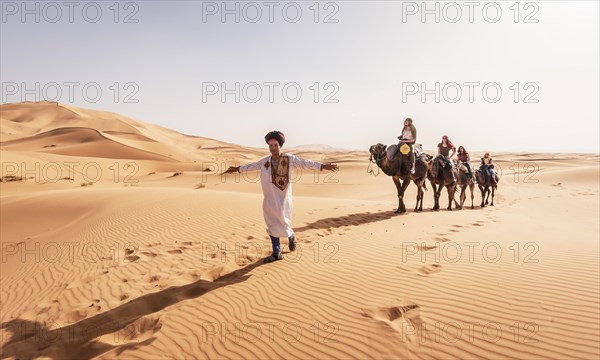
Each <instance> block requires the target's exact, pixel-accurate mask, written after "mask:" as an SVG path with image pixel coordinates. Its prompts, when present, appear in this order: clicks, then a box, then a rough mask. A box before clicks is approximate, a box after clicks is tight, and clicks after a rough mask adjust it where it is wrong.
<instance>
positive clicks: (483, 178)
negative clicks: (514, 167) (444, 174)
mask: <svg viewBox="0 0 600 360" xmlns="http://www.w3.org/2000/svg"><path fill="white" fill-rule="evenodd" d="M475 177H476V178H477V186H478V187H479V191H481V207H485V205H487V204H488V203H489V199H490V193H491V195H492V203H491V204H490V206H494V194H495V192H496V190H497V189H498V182H499V181H500V178H499V177H498V174H496V181H495V182H494V181H492V177H491V176H490V174H488V173H487V171H483V170H482V169H481V168H479V169H477V171H476V172H475ZM486 195H487V197H486ZM484 200H485V203H484Z"/></svg>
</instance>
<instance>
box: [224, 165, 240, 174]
mask: <svg viewBox="0 0 600 360" xmlns="http://www.w3.org/2000/svg"><path fill="white" fill-rule="evenodd" d="M236 172H240V167H239V166H230V167H229V169H227V170H225V172H224V173H223V174H233V173H236Z"/></svg>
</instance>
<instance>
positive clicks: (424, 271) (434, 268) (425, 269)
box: [417, 264, 442, 276]
mask: <svg viewBox="0 0 600 360" xmlns="http://www.w3.org/2000/svg"><path fill="white" fill-rule="evenodd" d="M440 271H442V265H440V264H427V265H425V266H421V267H420V268H419V269H418V270H417V274H419V275H421V276H429V275H431V274H435V273H437V272H440Z"/></svg>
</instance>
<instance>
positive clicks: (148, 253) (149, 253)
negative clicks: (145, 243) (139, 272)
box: [140, 251, 158, 258]
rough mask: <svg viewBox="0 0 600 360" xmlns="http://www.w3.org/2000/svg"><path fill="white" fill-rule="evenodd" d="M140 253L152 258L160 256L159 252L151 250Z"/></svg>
mask: <svg viewBox="0 0 600 360" xmlns="http://www.w3.org/2000/svg"><path fill="white" fill-rule="evenodd" d="M140 254H142V255H146V256H148V257H152V258H154V257H157V256H158V254H156V253H153V252H150V251H142V252H141V253H140Z"/></svg>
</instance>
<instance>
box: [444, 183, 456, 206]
mask: <svg viewBox="0 0 600 360" xmlns="http://www.w3.org/2000/svg"><path fill="white" fill-rule="evenodd" d="M455 189H456V184H454V185H448V186H446V191H448V210H452V201H456V200H454V191H455Z"/></svg>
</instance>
